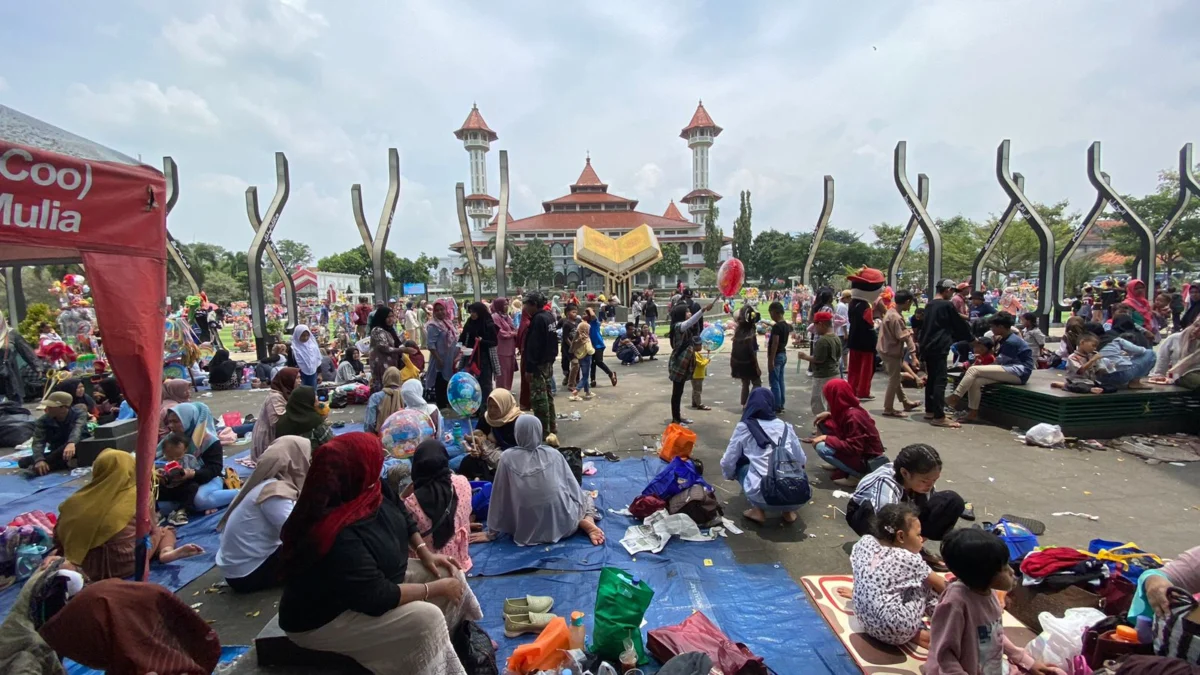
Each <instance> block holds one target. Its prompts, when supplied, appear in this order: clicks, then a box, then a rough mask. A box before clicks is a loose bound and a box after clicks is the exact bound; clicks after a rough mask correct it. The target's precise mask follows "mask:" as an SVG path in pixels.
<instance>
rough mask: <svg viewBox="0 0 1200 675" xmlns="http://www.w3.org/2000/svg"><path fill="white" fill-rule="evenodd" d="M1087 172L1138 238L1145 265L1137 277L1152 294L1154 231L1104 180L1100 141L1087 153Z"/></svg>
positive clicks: (1139, 258) (1089, 178) (1093, 144)
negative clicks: (1101, 168)
mask: <svg viewBox="0 0 1200 675" xmlns="http://www.w3.org/2000/svg"><path fill="white" fill-rule="evenodd" d="M1087 158H1088V163H1087V172H1088V181H1090V182H1091V184H1092V187H1094V188H1096V191H1097V192H1098V193H1100V196H1102V197H1103V198H1104V199H1105V200H1106V201H1107V202H1108V206H1109V208H1111V209H1112V210H1113V211H1116V212H1117V213H1118V214H1120V216H1121V219H1122V220H1124V221H1125V224H1126V225H1129V227H1130V228H1131V229H1132V230H1133V233H1134V235H1136V236H1137V238H1138V244H1139V246H1138V255H1137V259H1138V260H1142V261H1144V264H1143V265H1142V266H1141V267H1140V268H1139V269H1138V273H1137V275H1136V277H1137V278H1138V279H1141V280H1142V281H1143V282H1144V283H1145V284H1146V293H1147V294H1150V293H1152V290H1151V289H1153V288H1154V264H1155V263H1156V262H1157V260H1156V259H1155V253H1154V231H1153V230H1151V229H1150V227H1149V226H1147V225H1146V223H1145V222H1143V221H1142V219H1141V218H1140V217H1138V215H1137V214H1136V213H1134V212H1133V211H1132V210H1130V208H1129V205H1128V204H1126V203H1125V200H1124V199H1122V198H1121V195H1119V194H1117V191H1116V190H1114V189H1112V186H1111V185H1109V184H1108V181H1107V180H1104V178H1102V176H1101V174H1103V171H1101V170H1100V141H1096V142H1094V143H1092V145H1091V146H1090V147H1089V148H1088V152H1087Z"/></svg>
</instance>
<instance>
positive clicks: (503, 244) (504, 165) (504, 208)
mask: <svg viewBox="0 0 1200 675" xmlns="http://www.w3.org/2000/svg"><path fill="white" fill-rule="evenodd" d="M507 237H508V151H507V150H501V151H500V214H499V215H498V216H496V297H498V298H503V297H507V296H508V270H507V269H506V268H507V266H508V241H507Z"/></svg>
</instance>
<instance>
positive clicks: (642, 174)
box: [633, 162, 663, 192]
mask: <svg viewBox="0 0 1200 675" xmlns="http://www.w3.org/2000/svg"><path fill="white" fill-rule="evenodd" d="M662 175H663V171H662V169H661V168H659V166H658V165H657V164H655V163H653V162H650V163H648V164H644V165H642V168H640V169H638V170H637V173H635V174H634V175H633V188H634V189H635V190H637V191H638V192H649V191H651V190H653V189H654V188H656V187H658V183H659V181H660V180H662Z"/></svg>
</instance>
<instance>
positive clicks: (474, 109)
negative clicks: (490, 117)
mask: <svg viewBox="0 0 1200 675" xmlns="http://www.w3.org/2000/svg"><path fill="white" fill-rule="evenodd" d="M464 131H482V132H484V133H486V134H487V136H488V140H489V141H494V140H496V139H497V138H500V137H499V136H498V135H496V132H494V131H492V130H491V129H489V128H488V125H487V122H484V121H483V115H481V114H479V107H478V106H476V105H472V106H471V112H470V114H468V115H467V121H465V122H463V124H462V126H461V127H459V129H458V131H455V132H454V137H455V138H457V139H458V140H460V141H461V140H462V139H463V132H464Z"/></svg>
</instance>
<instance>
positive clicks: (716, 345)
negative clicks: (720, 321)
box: [700, 325, 725, 351]
mask: <svg viewBox="0 0 1200 675" xmlns="http://www.w3.org/2000/svg"><path fill="white" fill-rule="evenodd" d="M700 343H701V344H703V345H704V348H705V349H707V350H709V351H716V350H718V349H720V348H721V345H723V344H725V329H724V328H721V327H718V326H716V325H713V326H709V327H708V328H705V329H704V330H703V331H701V332H700Z"/></svg>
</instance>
